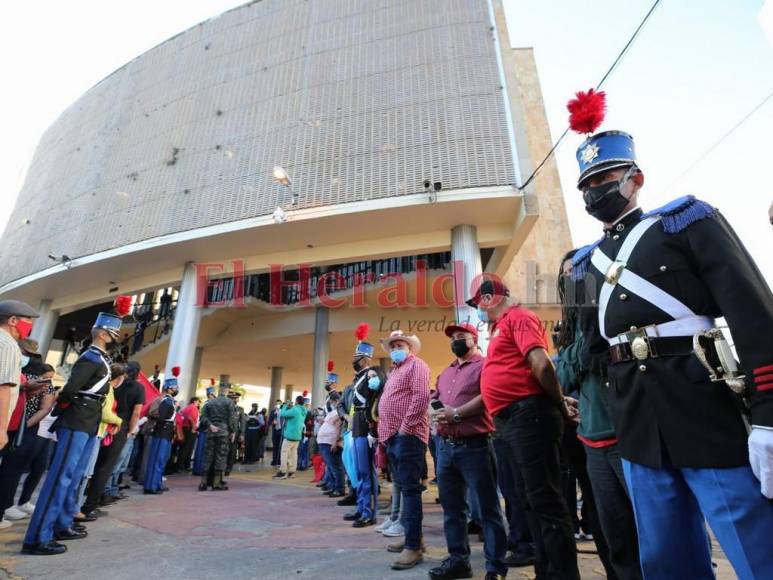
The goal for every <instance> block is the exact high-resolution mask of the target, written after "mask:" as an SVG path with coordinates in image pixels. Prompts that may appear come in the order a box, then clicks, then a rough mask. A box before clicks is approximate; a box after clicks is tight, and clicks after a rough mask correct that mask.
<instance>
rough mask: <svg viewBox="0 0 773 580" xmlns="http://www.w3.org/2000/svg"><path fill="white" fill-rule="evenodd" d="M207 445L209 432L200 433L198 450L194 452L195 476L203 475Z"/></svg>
mask: <svg viewBox="0 0 773 580" xmlns="http://www.w3.org/2000/svg"><path fill="white" fill-rule="evenodd" d="M206 444H207V432H206V431H199V434H198V435H197V436H196V450H195V451H194V452H193V467H192V468H191V473H192V474H193V475H201V470H202V469H203V467H204V447H205V445H206Z"/></svg>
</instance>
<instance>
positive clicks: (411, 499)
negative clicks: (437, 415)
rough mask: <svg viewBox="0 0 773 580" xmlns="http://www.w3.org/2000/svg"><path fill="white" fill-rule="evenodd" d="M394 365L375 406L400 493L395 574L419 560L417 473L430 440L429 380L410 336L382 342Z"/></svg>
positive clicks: (418, 343) (381, 439) (400, 335)
mask: <svg viewBox="0 0 773 580" xmlns="http://www.w3.org/2000/svg"><path fill="white" fill-rule="evenodd" d="M382 346H383V348H384V350H385V351H386V352H388V353H389V356H390V357H391V359H392V362H393V363H394V365H393V366H392V371H391V373H390V374H389V378H388V379H387V382H386V386H385V387H384V393H383V394H382V395H381V402H380V403H379V407H378V414H379V423H378V439H379V442H381V443H382V444H384V445H386V449H387V455H388V457H389V462H390V464H391V465H393V466H394V473H393V474H392V476H393V477H395V478H397V482H398V484H399V485H400V489H401V491H402V494H403V502H404V503H403V526H404V527H405V544H404V549H403V554H402V556H401V557H400V558H399V559H398V560H396V561H395V562H394V563H393V564H392V568H393V569H395V570H405V569H408V568H413V567H414V566H416V564H419V563H420V562H421V561H422V559H423V557H422V551H423V542H422V537H421V523H422V508H421V491H422V487H421V471H422V463H423V461H424V456H425V455H426V453H427V440H428V439H429V415H428V409H429V401H430V391H429V380H430V373H429V367H428V366H427V363H425V362H424V361H423V360H421V359H420V358H418V357H417V356H416V355H417V354H418V352H419V350H420V349H421V341H419V339H418V338H417V337H416V336H414V335H406V334H404V333H403V332H402V331H400V330H396V331H394V332H393V333H392V334H391V335H390V336H389V338H387V339H386V340H383V341H382Z"/></svg>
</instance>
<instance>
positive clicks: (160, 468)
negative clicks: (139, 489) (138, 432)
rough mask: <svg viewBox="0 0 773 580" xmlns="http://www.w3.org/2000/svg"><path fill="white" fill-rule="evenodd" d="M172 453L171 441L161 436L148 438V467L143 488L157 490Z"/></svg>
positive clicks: (161, 485) (160, 486) (159, 487)
mask: <svg viewBox="0 0 773 580" xmlns="http://www.w3.org/2000/svg"><path fill="white" fill-rule="evenodd" d="M171 453H172V442H171V441H170V440H169V439H164V438H163V437H151V438H150V452H149V455H148V468H147V471H146V472H145V484H144V487H145V489H147V490H149V491H158V490H160V489H161V488H162V487H163V477H164V467H166V462H167V461H169V455H170V454H171Z"/></svg>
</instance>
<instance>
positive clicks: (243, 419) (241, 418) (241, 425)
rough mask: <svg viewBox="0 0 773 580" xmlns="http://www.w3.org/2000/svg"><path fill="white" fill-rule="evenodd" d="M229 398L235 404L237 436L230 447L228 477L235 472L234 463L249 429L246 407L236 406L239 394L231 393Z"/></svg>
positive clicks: (226, 471)
mask: <svg viewBox="0 0 773 580" xmlns="http://www.w3.org/2000/svg"><path fill="white" fill-rule="evenodd" d="M234 395H236V396H234ZM229 397H230V398H231V400H232V401H233V402H234V433H235V434H236V436H235V437H234V440H233V441H231V443H230V445H229V446H228V461H227V462H226V468H225V475H226V476H228V475H230V474H231V471H233V467H234V463H235V462H236V459H237V455H238V454H239V449H240V448H241V446H242V443H244V434H245V432H246V429H247V414H246V413H245V412H244V407H242V406H240V405H237V404H236V401H237V400H238V399H239V395H238V393H231V394H230V395H229Z"/></svg>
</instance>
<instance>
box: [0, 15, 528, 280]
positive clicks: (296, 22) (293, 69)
mask: <svg viewBox="0 0 773 580" xmlns="http://www.w3.org/2000/svg"><path fill="white" fill-rule="evenodd" d="M274 165H282V166H283V167H285V169H287V171H288V173H289V175H290V176H291V177H292V179H293V188H294V189H295V190H296V191H297V192H298V194H299V200H300V202H299V206H300V207H313V206H320V205H329V204H340V203H346V202H352V201H358V200H365V199H375V198H387V197H391V196H399V195H406V194H412V193H418V192H421V191H423V190H424V188H423V182H424V180H425V179H430V180H432V181H442V182H443V188H444V189H455V188H463V187H482V186H495V185H505V184H510V183H512V182H513V181H514V173H515V172H514V168H513V162H512V155H511V151H510V142H509V138H508V134H507V125H506V120H505V108H504V101H503V90H502V87H501V86H500V80H499V74H498V71H497V64H496V54H495V45H494V38H493V32H492V31H491V30H490V23H489V17H488V9H487V2H486V0H262V1H259V2H253V3H251V4H248V5H245V6H242V7H240V8H237V9H234V10H232V11H230V12H227V13H225V14H223V15H221V16H220V17H218V18H215V19H213V20H210V21H207V22H204V23H202V24H199V25H198V26H195V27H193V28H191V29H189V30H187V31H185V32H184V33H182V34H180V35H178V36H176V37H173V38H172V39H170V40H168V41H166V42H165V43H163V44H161V45H159V46H158V47H156V48H154V49H152V50H150V51H148V52H147V53H145V54H143V55H141V56H140V57H138V58H137V59H135V60H133V61H131V62H130V63H128V64H127V65H125V66H124V67H122V68H121V69H119V70H118V71H116V72H115V73H113V74H112V75H110V76H109V77H107V78H106V79H104V80H103V81H102V82H100V83H99V84H98V85H96V86H95V87H93V88H92V89H91V90H89V91H88V92H87V93H86V94H84V96H83V97H81V98H80V99H79V100H78V101H77V102H75V103H74V104H73V105H72V106H71V107H70V108H69V109H67V110H66V111H65V112H64V113H63V114H62V115H61V116H60V118H59V119H57V121H56V122H55V123H54V124H53V125H52V126H51V127H50V128H49V129H48V131H47V132H46V134H45V135H44V137H43V139H42V140H41V142H40V144H39V146H38V149H37V151H36V153H35V157H34V159H33V162H32V164H31V166H30V168H29V171H28V175H27V180H26V182H25V184H24V186H23V188H22V191H21V192H20V195H19V200H18V202H17V205H16V207H15V209H14V212H13V215H12V217H11V219H10V222H9V223H10V224H11V227H9V228H8V230H7V231H6V232H5V234H4V235H3V238H2V242H1V245H0V282H2V283H5V282H8V281H10V280H14V279H17V278H20V277H22V276H24V275H27V274H30V273H33V272H36V271H39V270H41V269H44V268H45V267H47V266H49V265H50V264H51V262H50V261H49V260H48V258H47V254H49V253H54V254H57V255H61V254H67V255H68V256H70V257H71V258H76V257H80V256H84V255H89V254H92V253H96V252H99V251H103V250H106V249H110V248H114V247H119V246H124V245H126V244H129V243H132V242H137V241H141V240H145V239H148V238H153V237H156V236H160V235H164V234H168V233H173V232H180V231H184V230H190V229H195V228H199V227H202V226H209V225H213V224H219V223H223V222H230V221H235V220H240V219H244V218H249V217H255V216H261V215H267V214H271V213H272V212H273V211H274V209H275V208H276V206H277V205H278V204H279V203H282V202H288V201H289V198H290V194H289V192H288V191H287V190H286V189H285V188H283V187H282V186H281V185H278V184H276V183H274V182H273V180H272V177H271V170H272V168H273V166H274ZM23 219H29V220H30V222H31V223H30V225H28V226H18V225H17V224H20V223H22V220H23Z"/></svg>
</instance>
